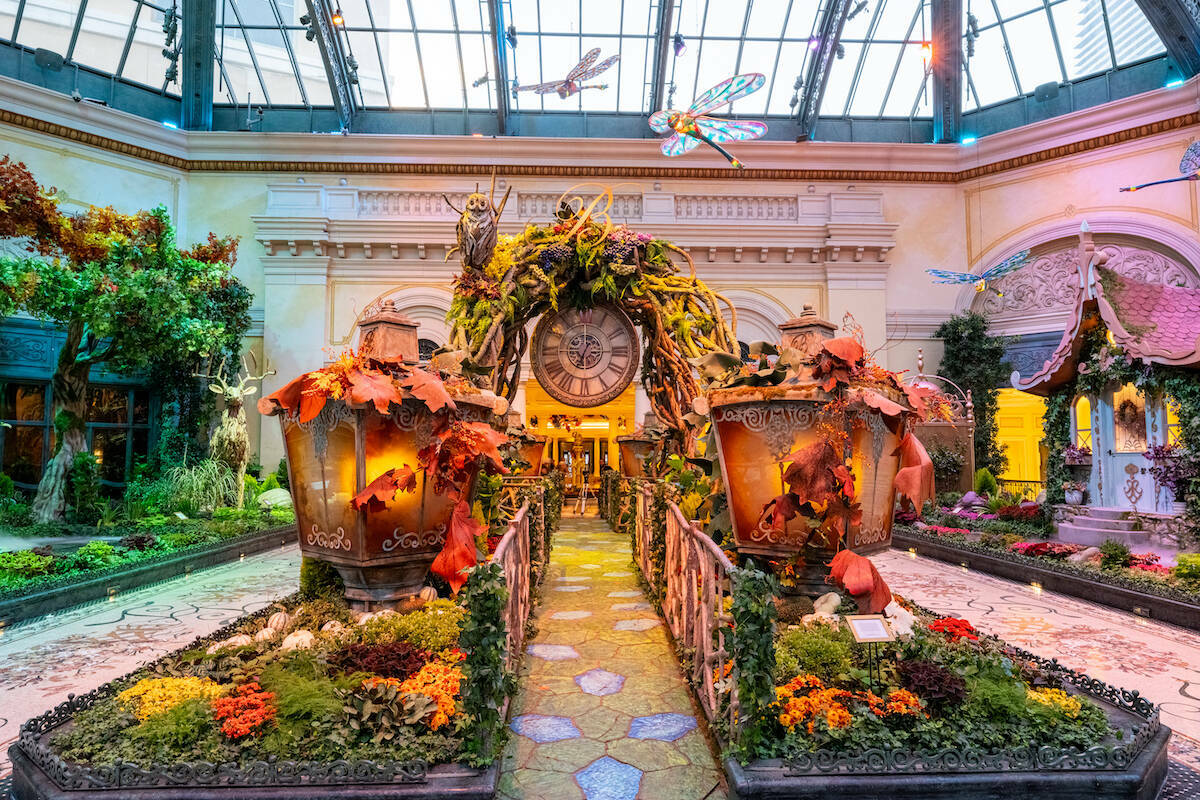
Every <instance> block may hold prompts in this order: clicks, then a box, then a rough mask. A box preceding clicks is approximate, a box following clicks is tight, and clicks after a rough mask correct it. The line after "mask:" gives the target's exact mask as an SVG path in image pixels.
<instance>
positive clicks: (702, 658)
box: [634, 484, 738, 730]
mask: <svg viewBox="0 0 1200 800" xmlns="http://www.w3.org/2000/svg"><path fill="white" fill-rule="evenodd" d="M634 494H635V497H636V500H637V516H636V521H635V526H636V528H635V537H636V539H637V542H638V548H637V550H638V555H637V563H638V568H639V569H640V570H641V572H642V577H643V578H644V579H645V580H646V583H647V584H649V587H650V590H651V592H652V594H654V595H656V596H657V597H660V598H662V603H661V610H662V615H663V618H664V619H665V620H666V623H667V627H668V628H669V629H670V631H671V635H672V636H673V637H674V639H675V642H676V644H677V645H678V646H679V648H680V650H681V651H682V654H685V655H686V656H687V657H688V658H690V660H691V663H690V665H685V666H686V668H687V669H688V673H689V674H688V677H689V679H690V680H691V682H692V686H693V688H694V690H695V692H696V697H697V699H698V700H699V701H700V706H701V708H703V709H704V715H705V716H706V717H707V718H708V720H709V721H710V722H712V721H714V720H716V719H717V718H719V717H721V716H722V715H724V716H725V718H726V719H727V720H728V722H729V724H730V730H733V729H734V728H735V727H736V722H737V708H738V698H737V676H736V670H735V667H734V665H733V663H732V659H731V657H730V654H729V648H728V646H727V640H728V639H729V637H730V636H731V635H732V623H733V618H732V616H730V614H729V612H728V611H727V610H726V607H727V605H728V602H727V601H728V600H729V599H730V597H731V592H732V589H733V579H734V578H733V569H734V567H733V564H732V563H731V562H730V561H729V558H728V556H726V555H725V553H723V552H722V551H721V548H720V547H717V545H716V543H715V542H713V540H712V539H711V538H709V536H708V534H706V533H704V531H702V530H700V528H698V527H697V526H696V525H695V524H694V523H692V522H689V521H688V520H686V519H684V517H683V513H682V512H681V511H680V510H679V507H678V506H677V505H675V503H673V502H671V501H670V500H667V501H666V502H665V506H666V515H665V517H666V519H665V520H663V521H661V522H660V521H658V520H655V519H654V518H653V509H654V489H653V487H652V486H651V485H649V484H646V485H643V486H641V487H639V489H638V490H636V491H635V492H634ZM659 525H661V526H662V527H661V529H659V530H656V528H657V527H658V526H659ZM660 537H661V538H660ZM656 539H657V540H658V541H656ZM656 547H662V548H664V549H665V553H664V557H663V564H662V567H661V574H660V570H659V569H656V568H655V551H656Z"/></svg>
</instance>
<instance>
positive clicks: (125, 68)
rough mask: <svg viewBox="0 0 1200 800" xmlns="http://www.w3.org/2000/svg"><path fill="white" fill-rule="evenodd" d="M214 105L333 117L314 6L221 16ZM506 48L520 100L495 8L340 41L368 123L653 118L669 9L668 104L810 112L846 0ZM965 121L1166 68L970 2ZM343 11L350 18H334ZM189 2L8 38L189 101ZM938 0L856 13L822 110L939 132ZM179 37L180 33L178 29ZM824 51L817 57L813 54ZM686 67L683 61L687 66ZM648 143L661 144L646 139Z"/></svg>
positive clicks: (402, 4) (1048, 2) (510, 4)
mask: <svg viewBox="0 0 1200 800" xmlns="http://www.w3.org/2000/svg"><path fill="white" fill-rule="evenodd" d="M222 2H223V5H219V6H218V10H217V37H216V41H217V47H216V53H215V56H216V66H217V69H216V75H215V86H214V88H215V98H216V102H217V103H218V104H225V105H239V106H243V107H245V106H246V105H247V103H248V102H249V103H251V104H253V105H255V106H263V107H265V108H273V107H308V108H321V107H328V106H331V105H332V99H331V96H330V90H329V83H328V81H327V79H326V75H325V68H324V65H323V63H322V59H321V54H320V51H319V49H318V47H317V44H316V42H314V41H312V40H310V39H309V38H308V37H307V36H306V34H307V33H308V29H307V26H306V25H305V24H302V23H301V17H302V16H303V15H304V14H305V12H306V5H305V1H304V0H222ZM497 2H498V3H499V6H500V11H501V14H502V16H503V20H504V25H505V26H506V27H508V26H511V27H508V33H510V34H511V35H509V36H503V35H502V36H501V40H500V47H501V52H502V54H503V56H502V57H503V58H504V59H505V62H506V63H505V66H506V69H507V73H508V77H509V79H510V83H509V84H508V85H507V86H504V87H499V86H497V71H496V65H495V64H494V61H493V49H492V41H491V24H490V22H491V20H490V16H489V11H488V3H487V0H340V12H341V16H342V18H343V20H344V22H343V24H342V25H341V26H340V28H339V29H338V36H339V37H340V39H341V45H342V48H343V50H344V51H345V52H346V53H347V54H348V56H349V58H348V64H349V66H350V68H351V73H352V75H353V76H354V77H355V78H356V80H357V83H356V84H354V85H353V87H352V89H353V93H354V99H355V102H356V105H358V106H359V107H360V108H383V109H386V108H391V109H407V110H425V111H433V110H458V111H460V112H461V111H464V110H470V111H491V110H493V109H495V108H496V105H497V95H496V93H497V91H501V92H505V93H506V94H507V99H508V102H509V105H510V108H511V110H512V111H516V112H520V111H535V112H574V113H579V112H594V113H617V114H631V115H644V114H647V113H649V111H650V110H651V109H650V108H649V105H650V95H651V88H652V87H651V81H652V80H653V71H654V60H655V52H656V34H657V26H658V17H659V13H660V9H659V4H660V3H661V2H673V3H674V6H673V20H672V24H671V30H670V31H668V35H673V34H678V35H679V37H681V38H682V41H683V43H684V44H685V45H686V47H685V48H684V49H682V50H680V48H679V47H678V46H675V47H669V48H668V57H667V63H666V70H665V73H664V75H663V77H662V93H663V97H664V98H665V99H667V101H668V102H669V104H670V105H671V106H673V107H676V108H686V107H687V106H688V105H689V104H690V103H691V101H692V99H693V98H694V97H695V96H697V95H698V94H699V93H700V92H703V91H704V90H705V89H707V88H709V87H710V86H712V85H714V84H716V83H718V82H720V81H721V80H723V79H724V78H726V77H728V76H730V75H733V74H736V73H739V72H762V73H764V74H765V75H766V76H767V82H766V84H765V85H764V87H763V88H762V89H761V90H760V91H758V92H757V93H755V94H752V95H750V96H749V97H747V98H745V99H743V100H741V101H739V102H738V103H737V104H736V107H735V108H733V109H732V112H733V113H736V114H739V115H747V116H764V115H765V116H769V117H786V116H789V115H793V114H794V113H795V111H796V110H797V100H798V98H799V96H800V95H802V93H803V86H802V83H801V81H802V76H804V75H805V74H806V71H807V60H808V59H810V58H812V57H814V54H815V52H816V49H815V45H816V41H817V40H816V38H815V37H816V34H817V32H818V30H819V28H820V21H821V18H822V16H823V14H824V13H825V11H826V7H827V5H828V4H830V3H832V2H833V0H575V1H574V2H572V0H497ZM964 3H965V7H964V11H963V15H964V20H963V29H964V32H965V36H964V44H963V47H964V54H965V55H966V56H967V57H966V58H965V63H964V65H963V66H964V81H963V92H964V105H963V108H964V111H972V110H975V109H978V108H982V107H987V106H991V105H994V104H996V103H1000V102H1003V101H1006V100H1010V99H1012V98H1016V97H1019V96H1022V95H1027V94H1030V93H1032V92H1033V90H1034V88H1035V87H1036V86H1038V85H1040V84H1043V83H1048V82H1055V83H1063V82H1067V81H1072V80H1076V79H1079V78H1083V77H1087V76H1091V75H1096V74H1100V73H1104V72H1106V71H1108V70H1111V69H1113V68H1114V67H1120V66H1125V65H1129V64H1133V63H1137V62H1140V61H1142V60H1145V59H1147V58H1150V57H1154V56H1157V55H1159V54H1161V53H1163V51H1164V48H1163V45H1162V42H1161V41H1159V39H1158V37H1157V36H1156V35H1155V33H1154V31H1153V29H1152V28H1151V27H1150V25H1149V23H1148V22H1147V21H1146V19H1145V17H1144V16H1143V14H1142V12H1141V10H1140V9H1139V8H1138V6H1137V2H1136V0H964ZM331 6H332V7H338V2H337V0H335V2H333V3H331ZM180 8H181V4H180V0H0V39H4V40H6V41H8V42H10V43H15V44H17V45H20V46H23V47H26V48H30V49H32V48H46V49H49V50H52V51H54V52H56V53H59V54H61V55H63V56H65V57H66V59H67V60H68V61H69V62H72V61H73V62H75V63H78V64H80V65H82V66H86V67H89V68H92V69H94V70H96V71H99V72H102V73H106V74H111V75H113V76H116V77H118V78H120V79H121V80H123V81H128V82H132V83H135V84H140V85H143V86H146V87H148V88H150V89H152V90H154V91H155V92H158V93H162V94H167V95H178V93H179V83H178V75H177V74H174V73H173V70H172V67H173V65H174V63H175V62H176V60H177V59H178V52H177V51H178V36H176V38H175V39H174V40H169V37H168V32H169V31H170V30H171V29H172V26H173V24H174V23H175V22H177V21H178V19H179V14H180ZM929 20H930V12H929V4H928V0H852V3H851V13H850V16H849V18H848V21H847V23H846V26H845V30H844V32H843V35H842V39H841V44H840V47H839V48H838V51H837V58H836V60H835V61H834V62H833V67H832V69H831V71H830V75H829V80H828V86H827V89H826V92H825V95H824V98H823V101H822V103H821V107H820V113H821V116H822V117H833V118H898V119H906V118H907V119H927V118H929V117H931V116H932V114H931V102H932V97H931V93H932V91H931V90H932V87H931V83H930V80H929V76H930V71H931V59H932V58H933V57H934V56H935V55H936V54H933V53H932V47H931V45H930V44H929V42H930V40H931V39H932V34H931V32H930V28H929V26H930V23H929ZM175 30H176V31H178V32H180V33H181V32H182V27H181V26H180V27H177V28H175ZM810 43H811V44H812V45H814V46H813V47H810ZM592 48H599V49H600V57H599V59H598V60H603V59H605V58H608V57H609V56H612V55H619V56H620V60H619V61H618V62H617V63H616V64H614V65H613V66H612V67H611V68H610V69H608V70H607V71H606V72H604V73H603V74H602V75H598V76H596V77H594V78H592V79H590V80H589V81H587V83H589V84H605V85H606V86H607V88H606V89H603V90H602V89H597V88H591V89H585V90H584V91H581V92H579V93H578V94H575V95H573V96H571V97H568V98H566V99H562V98H560V97H559V96H558V95H557V94H556V93H553V92H551V93H548V94H536V93H534V92H533V91H529V90H523V91H519V92H517V91H515V89H516V87H517V86H518V85H519V86H529V85H533V84H539V83H545V82H549V81H555V80H561V79H563V78H565V77H566V75H567V73H568V72H569V71H570V70H571V68H572V67H573V66H574V65H575V64H576V63H577V62H578V61H579V60H580V58H581V57H582V56H583V54H584V53H586V52H588V51H589V50H590V49H592ZM677 51H678V52H677ZM646 132H647V135H649V130H648V129H647V131H646Z"/></svg>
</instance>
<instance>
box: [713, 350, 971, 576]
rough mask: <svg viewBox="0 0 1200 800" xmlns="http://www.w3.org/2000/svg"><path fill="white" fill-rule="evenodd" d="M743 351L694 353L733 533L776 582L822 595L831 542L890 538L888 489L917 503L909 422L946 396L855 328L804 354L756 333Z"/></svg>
mask: <svg viewBox="0 0 1200 800" xmlns="http://www.w3.org/2000/svg"><path fill="white" fill-rule="evenodd" d="M751 355H752V356H753V357H754V358H756V359H758V363H757V364H756V365H754V364H752V365H749V366H743V365H742V363H741V360H740V359H737V358H736V357H735V356H727V355H726V354H713V355H710V356H708V357H705V358H704V359H700V360H698V366H700V367H701V369H702V370H704V371H705V373H706V377H707V378H708V379H709V380H710V383H709V385H710V387H711V388H710V389H709V391H708V392H707V394H706V395H705V401H706V404H707V411H708V412H709V414H710V415H711V418H712V428H713V432H714V434H715V445H716V448H717V452H718V455H719V460H720V465H721V474H722V477H723V479H724V482H725V485H726V489H727V495H728V500H729V511H730V521H731V523H732V528H733V532H734V539H735V541H736V544H737V549H738V553H739V554H748V555H756V556H761V557H765V558H766V559H767V560H769V561H771V562H774V563H775V565H776V569H777V571H779V573H780V577H781V578H782V582H783V583H784V584H785V586H786V585H787V584H788V583H791V584H792V585H794V586H795V587H796V588H797V589H799V590H800V591H801V592H802V593H804V594H809V595H812V594H814V593H817V594H819V593H821V591H822V590H823V588H827V587H824V584H825V577H826V576H827V575H829V574H830V568H831V565H832V564H833V563H834V560H835V557H836V555H837V554H838V552H839V551H841V550H844V549H850V550H856V551H863V550H878V549H882V548H884V547H886V546H887V545H888V543H889V541H890V539H891V524H892V512H893V508H894V505H895V501H896V497H897V494H899V495H901V496H903V497H904V498H905V502H906V503H911V504H912V505H913V506H915V507H916V508H920V507H921V505H922V504H923V503H924V502H925V501H926V500H929V499H932V498H933V496H934V480H933V478H934V475H933V463H932V461H931V460H930V458H929V456H928V454H927V453H926V452H925V449H924V447H923V446H922V445H921V443H920V442H919V441H918V440H917V439H916V437H915V436H913V434H912V432H911V430H910V428H909V425H910V423H911V422H915V420H916V419H917V418H921V417H924V416H925V415H927V414H928V413H930V412H934V413H939V414H940V413H943V411H942V409H946V408H948V406H946V405H945V404H944V403H943V402H941V401H940V400H939V399H938V396H937V393H936V391H935V390H932V389H929V388H927V387H919V386H912V385H907V384H903V383H902V382H901V381H900V380H899V379H898V377H897V376H896V375H895V374H894V373H891V372H888V371H886V370H884V369H882V368H880V367H879V366H878V365H876V364H874V362H873V361H872V360H871V359H870V357H869V356H868V355H867V354H866V352H865V351H864V349H863V347H862V345H861V343H859V342H858V341H857V340H856V339H853V338H840V339H828V340H825V341H823V342H821V343H819V344H818V345H816V346H815V349H814V350H812V351H811V352H807V353H806V352H801V351H798V350H794V349H790V348H776V347H775V346H773V345H769V344H766V343H762V342H756V343H755V344H754V345H752V348H751ZM772 359H773V360H772Z"/></svg>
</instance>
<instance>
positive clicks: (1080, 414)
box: [1075, 396, 1092, 449]
mask: <svg viewBox="0 0 1200 800" xmlns="http://www.w3.org/2000/svg"><path fill="white" fill-rule="evenodd" d="M1075 446H1076V447H1087V448H1089V449H1090V448H1091V446H1092V402H1091V401H1090V400H1088V399H1087V398H1086V397H1083V396H1081V397H1080V398H1079V399H1078V400H1076V401H1075Z"/></svg>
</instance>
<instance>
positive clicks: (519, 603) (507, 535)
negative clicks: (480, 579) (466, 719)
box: [490, 502, 531, 669]
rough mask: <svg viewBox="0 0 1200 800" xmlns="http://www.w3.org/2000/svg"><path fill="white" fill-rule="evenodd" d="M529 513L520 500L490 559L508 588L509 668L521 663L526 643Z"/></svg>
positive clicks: (527, 505)
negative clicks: (518, 506) (501, 572)
mask: <svg viewBox="0 0 1200 800" xmlns="http://www.w3.org/2000/svg"><path fill="white" fill-rule="evenodd" d="M529 513H530V512H529V503H528V502H525V503H522V504H521V508H520V509H518V510H517V513H516V516H514V517H513V520H512V522H510V523H509V525H508V530H506V531H505V532H504V536H503V537H501V539H500V543H499V544H498V545H496V552H494V553H492V557H491V559H490V560H491V562H492V563H493V564H499V565H500V568H501V569H502V570H504V583H505V585H506V586H507V587H508V605H507V607H506V608H505V612H504V622H505V626H506V627H507V628H508V667H509V668H510V669H515V668H516V666H517V664H518V663H519V662H520V659H521V653H522V652H523V650H524V644H525V623H526V621H527V620H528V619H529V607H530V602H531V586H530V581H529V568H530V561H529Z"/></svg>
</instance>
